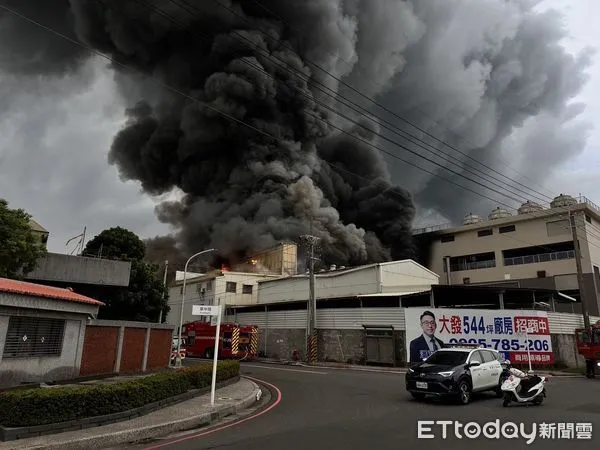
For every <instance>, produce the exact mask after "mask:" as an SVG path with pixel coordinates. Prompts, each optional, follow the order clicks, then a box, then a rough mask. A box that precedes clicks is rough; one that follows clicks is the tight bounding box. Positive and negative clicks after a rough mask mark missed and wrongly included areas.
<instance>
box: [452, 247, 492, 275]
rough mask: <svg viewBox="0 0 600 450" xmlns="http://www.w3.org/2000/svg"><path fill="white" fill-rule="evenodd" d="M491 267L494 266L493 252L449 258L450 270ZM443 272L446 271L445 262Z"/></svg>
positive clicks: (458, 270)
mask: <svg viewBox="0 0 600 450" xmlns="http://www.w3.org/2000/svg"><path fill="white" fill-rule="evenodd" d="M492 267H496V254H495V253H494V252H487V253H477V254H474V255H463V256H453V257H452V258H450V272H460V271H462V270H477V269H489V268H492ZM444 272H447V270H446V264H444Z"/></svg>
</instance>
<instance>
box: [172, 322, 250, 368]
mask: <svg viewBox="0 0 600 450" xmlns="http://www.w3.org/2000/svg"><path fill="white" fill-rule="evenodd" d="M216 328H217V327H216V325H211V324H210V323H208V322H200V321H198V322H188V323H185V324H183V333H182V335H183V337H185V342H186V346H185V349H186V353H187V356H191V357H196V358H212V357H213V356H214V351H215V332H216ZM257 354H258V327H257V326H256V325H244V326H240V325H239V324H236V323H222V324H221V329H220V339H219V355H218V356H219V357H220V358H223V359H236V358H239V359H249V358H254V357H256V356H257Z"/></svg>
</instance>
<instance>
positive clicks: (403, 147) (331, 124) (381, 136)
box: [136, 0, 523, 208]
mask: <svg viewBox="0 0 600 450" xmlns="http://www.w3.org/2000/svg"><path fill="white" fill-rule="evenodd" d="M136 2H137V3H139V4H141V5H142V6H144V7H146V8H147V9H149V10H151V11H153V12H155V13H158V14H160V15H162V16H163V17H165V18H167V20H170V21H171V22H173V23H175V24H177V23H176V21H175V19H173V18H172V16H170V15H168V14H167V13H165V12H164V11H162V10H161V9H160V8H157V7H152V6H150V5H148V4H146V3H144V2H142V1H141V0H136ZM170 2H171V3H174V4H176V5H178V4H177V3H176V2H174V1H173V0H170ZM178 6H180V5H178ZM183 28H184V29H185V30H188V27H186V26H184V27H183ZM190 32H191V33H192V34H198V35H199V36H200V37H202V38H204V39H208V38H207V37H206V36H204V35H202V34H201V33H198V32H196V31H193V32H192V31H191V30H190ZM244 39H245V38H244ZM249 42H250V43H251V45H255V44H254V43H252V42H251V41H249ZM267 57H269V55H267ZM242 62H244V63H245V64H247V65H250V66H251V67H253V68H254V69H256V70H259V71H260V72H262V73H264V74H266V75H267V76H269V77H271V78H273V76H272V75H271V74H270V73H268V72H266V71H264V70H263V69H261V68H260V67H258V66H255V65H253V64H251V63H249V62H248V61H247V60H242ZM305 81H306V80H305ZM311 100H312V101H314V102H315V103H318V104H320V105H321V106H323V107H324V108H326V109H328V110H330V111H332V112H334V113H335V114H337V115H339V116H341V117H343V118H345V119H346V120H348V121H350V122H352V123H354V124H355V125H358V126H361V127H363V128H365V129H367V130H368V131H370V132H372V133H374V134H376V135H377V136H378V137H380V138H382V139H384V140H386V141H388V142H390V143H392V144H394V145H396V146H398V147H400V148H402V149H404V150H406V151H408V152H410V153H412V154H413V155H415V156H417V157H419V158H422V159H424V160H426V161H428V162H430V163H432V164H434V165H436V166H438V167H440V168H442V169H445V170H447V171H449V172H451V173H453V174H454V175H456V176H458V177H459V178H464V179H466V180H469V181H471V182H473V183H475V184H477V185H480V186H482V187H484V188H485V189H488V190H490V191H492V192H495V193H497V194H499V195H501V196H503V197H506V198H509V199H511V200H513V201H515V202H521V201H522V200H523V199H519V198H516V197H512V196H510V195H507V194H505V193H504V192H502V191H498V190H496V189H493V188H491V187H489V186H487V185H485V184H483V183H481V182H479V181H477V180H474V179H472V178H469V177H466V176H464V175H463V174H461V173H459V172H457V171H455V170H452V169H450V168H448V167H445V166H444V165H442V164H439V163H437V162H435V161H433V160H431V159H430V158H427V157H425V156H423V155H420V154H419V153H417V152H416V151H414V150H411V149H410V148H408V147H406V146H404V145H402V144H399V143H397V142H395V141H392V140H391V139H389V138H387V137H385V136H383V135H381V134H379V133H375V132H374V130H371V129H369V128H366V127H364V126H363V125H362V124H360V123H359V122H357V121H355V120H353V119H350V118H348V117H347V116H345V115H343V114H342V113H339V112H338V111H336V110H334V109H332V108H331V107H330V106H328V105H325V104H323V103H322V102H319V101H318V100H316V99H313V98H311ZM304 112H305V114H307V115H309V116H311V117H313V118H315V119H316V120H319V121H321V122H323V123H325V124H327V125H329V126H330V127H331V128H334V129H336V130H338V131H340V132H342V133H344V134H346V135H348V136H350V137H351V138H352V139H354V140H358V141H359V142H362V143H364V144H365V145H368V146H370V147H372V148H375V149H376V150H378V151H379V152H381V153H384V154H387V155H389V156H391V157H392V158H395V159H398V160H399V161H401V162H404V163H405V164H408V165H410V166H412V167H415V168H417V169H419V170H422V171H424V172H426V173H428V174H430V175H432V176H434V177H438V178H440V179H442V180H445V181H446V182H448V183H451V184H453V185H455V186H458V187H461V188H463V189H465V190H467V191H469V192H472V193H474V194H476V195H480V196H481V197H484V198H487V199H489V200H491V201H493V202H495V203H500V204H502V205H504V206H507V207H508V208H511V207H512V206H511V205H508V204H506V203H503V202H499V201H498V200H497V199H493V198H491V197H488V196H485V195H483V194H481V193H480V192H477V191H474V190H473V189H470V188H467V187H465V186H463V185H460V184H458V183H456V182H454V181H452V180H450V179H448V178H444V177H441V176H440V175H439V174H436V173H434V172H432V171H429V170H427V169H424V168H423V167H421V166H418V165H417V164H415V163H412V162H410V161H407V160H405V159H403V158H401V157H399V156H398V155H396V154H395V153H391V152H389V151H387V150H385V149H383V148H381V147H379V146H377V145H375V144H373V143H372V142H370V141H368V140H366V139H364V138H360V137H358V136H355V135H354V134H352V133H350V132H348V131H347V130H344V129H343V128H341V127H338V126H336V125H334V124H333V123H331V122H329V121H327V120H325V119H323V118H322V117H319V116H317V115H315V114H312V113H311V112H309V111H304ZM269 136H270V137H271V138H273V139H275V140H276V141H279V139H278V138H276V137H275V136H272V135H270V134H269ZM325 162H326V163H328V164H329V162H327V161H325ZM500 187H501V188H506V187H505V186H500Z"/></svg>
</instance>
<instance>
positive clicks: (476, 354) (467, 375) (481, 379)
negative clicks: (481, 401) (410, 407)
mask: <svg viewBox="0 0 600 450" xmlns="http://www.w3.org/2000/svg"><path fill="white" fill-rule="evenodd" d="M501 361H504V359H503V358H502V356H501V355H500V353H499V352H498V351H496V350H492V349H489V348H476V349H472V348H443V349H440V350H437V351H436V352H434V353H432V354H431V355H430V356H429V358H427V359H425V360H424V361H423V362H421V363H418V364H415V365H414V366H412V367H410V368H409V369H408V372H407V373H406V380H405V382H406V390H407V391H408V392H410V393H411V395H412V396H413V397H414V398H415V399H417V400H420V399H423V398H425V397H426V396H428V395H432V396H436V397H448V398H453V399H457V400H458V401H459V402H460V403H461V404H463V405H466V404H467V403H469V402H470V400H471V395H472V394H473V393H475V392H485V391H493V392H495V393H496V395H497V396H498V397H501V396H502V391H501V390H500V387H501V383H500V376H501V374H502V371H503V367H502V364H501Z"/></svg>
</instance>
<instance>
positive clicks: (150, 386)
mask: <svg viewBox="0 0 600 450" xmlns="http://www.w3.org/2000/svg"><path fill="white" fill-rule="evenodd" d="M239 370H240V363H239V362H238V361H219V363H218V366H217V382H219V381H225V380H228V379H230V378H233V377H235V376H237V375H239ZM211 380H212V364H199V365H197V366H193V367H186V368H183V369H178V370H174V371H172V372H165V373H159V374H155V375H150V376H147V377H143V378H133V379H130V380H127V381H123V382H121V383H117V384H91V385H78V386H60V387H52V388H33V389H20V390H14V391H6V392H2V393H0V405H2V408H0V424H2V425H3V426H6V427H26V426H35V425H43V424H48V423H57V422H66V421H70V420H79V419H83V418H86V417H94V416H102V415H105V414H112V413H117V412H122V411H127V410H130V409H134V408H139V407H140V406H144V405H147V404H149V403H153V402H156V401H160V400H164V399H167V398H170V397H174V396H176V395H179V394H183V393H185V392H188V391H189V390H191V389H200V388H204V387H207V386H210V383H211Z"/></svg>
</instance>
